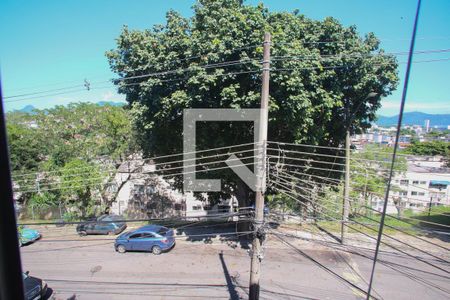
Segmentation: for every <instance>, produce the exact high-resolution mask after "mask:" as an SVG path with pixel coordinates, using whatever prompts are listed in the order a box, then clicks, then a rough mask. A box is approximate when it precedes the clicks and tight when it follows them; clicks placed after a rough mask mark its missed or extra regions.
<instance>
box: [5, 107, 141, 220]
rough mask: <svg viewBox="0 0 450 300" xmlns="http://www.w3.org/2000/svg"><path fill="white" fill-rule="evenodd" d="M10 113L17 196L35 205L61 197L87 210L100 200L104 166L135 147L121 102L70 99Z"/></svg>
mask: <svg viewBox="0 0 450 300" xmlns="http://www.w3.org/2000/svg"><path fill="white" fill-rule="evenodd" d="M6 119H7V133H8V142H9V148H10V153H11V155H10V159H11V165H12V170H13V176H14V183H15V186H16V188H17V189H18V190H19V191H21V193H20V194H21V199H19V200H20V201H21V202H24V203H25V204H26V205H28V206H33V207H36V208H45V207H48V206H52V205H55V204H59V203H60V202H61V203H63V204H64V205H66V206H67V207H69V208H70V207H71V208H74V209H75V210H76V211H77V212H80V213H81V214H83V215H84V214H85V213H86V212H87V211H88V210H89V209H90V208H91V207H92V206H93V205H95V204H97V203H99V202H101V199H100V198H101V193H100V188H101V185H100V184H101V183H102V182H103V181H104V180H106V178H107V177H108V176H109V173H108V172H105V171H104V169H105V167H107V166H108V165H109V166H111V167H113V166H114V163H115V162H117V163H120V162H121V161H122V160H123V159H124V158H125V157H126V156H127V155H128V154H129V153H130V152H133V151H135V149H136V148H135V143H134V142H133V140H134V139H133V133H132V124H131V122H130V117H129V112H128V110H126V109H125V108H123V107H117V106H110V105H105V106H99V105H97V104H92V103H72V104H69V105H67V106H56V107H54V108H50V109H45V110H34V111H33V112H32V113H29V114H26V113H21V112H11V113H8V114H7V116H6ZM102 170H103V171H102Z"/></svg>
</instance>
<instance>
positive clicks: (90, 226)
mask: <svg viewBox="0 0 450 300" xmlns="http://www.w3.org/2000/svg"><path fill="white" fill-rule="evenodd" d="M125 228H127V224H126V223H125V222H124V220H123V218H122V217H120V216H116V215H102V216H100V217H98V218H94V219H92V220H90V221H87V222H84V223H81V224H78V225H77V232H78V234H79V235H81V236H85V235H88V234H111V235H112V234H119V233H121V232H122V231H124V230H125Z"/></svg>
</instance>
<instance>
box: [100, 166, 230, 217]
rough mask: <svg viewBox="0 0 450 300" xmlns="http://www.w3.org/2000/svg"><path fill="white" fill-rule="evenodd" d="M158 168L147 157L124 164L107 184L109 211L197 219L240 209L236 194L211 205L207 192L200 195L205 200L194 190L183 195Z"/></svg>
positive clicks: (135, 215)
mask: <svg viewBox="0 0 450 300" xmlns="http://www.w3.org/2000/svg"><path fill="white" fill-rule="evenodd" d="M155 169H156V168H155V166H154V164H153V162H151V161H146V160H144V159H133V160H129V161H127V162H125V163H122V165H121V166H120V167H119V168H118V170H117V174H116V176H115V178H114V180H113V181H112V182H111V183H110V184H109V185H108V186H109V187H108V189H107V191H108V193H107V197H108V200H109V202H110V203H111V208H110V211H111V212H112V213H114V214H118V215H126V216H127V217H132V218H167V217H179V216H182V217H188V218H189V217H193V218H198V217H204V216H207V215H209V214H218V213H229V212H234V211H236V210H237V208H238V202H237V199H236V198H235V197H232V198H230V199H222V200H221V201H219V203H218V204H216V205H214V206H211V205H210V203H209V201H208V196H207V194H206V193H203V194H202V195H201V198H203V199H202V200H201V199H199V198H197V197H195V196H194V194H193V193H192V192H189V193H186V194H183V193H182V192H180V191H178V190H176V189H174V188H173V187H172V185H173V182H171V181H170V180H165V179H164V178H163V177H161V176H158V175H156V174H155V173H154V172H155Z"/></svg>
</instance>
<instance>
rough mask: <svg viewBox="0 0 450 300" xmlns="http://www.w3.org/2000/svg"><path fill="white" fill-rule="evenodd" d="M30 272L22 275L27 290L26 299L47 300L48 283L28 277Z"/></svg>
mask: <svg viewBox="0 0 450 300" xmlns="http://www.w3.org/2000/svg"><path fill="white" fill-rule="evenodd" d="M28 273H29V272H28V271H27V272H25V273H22V277H23V285H24V288H25V299H27V300H35V299H45V296H46V294H47V283H45V281H44V280H42V279H39V278H36V277H32V276H30V275H28Z"/></svg>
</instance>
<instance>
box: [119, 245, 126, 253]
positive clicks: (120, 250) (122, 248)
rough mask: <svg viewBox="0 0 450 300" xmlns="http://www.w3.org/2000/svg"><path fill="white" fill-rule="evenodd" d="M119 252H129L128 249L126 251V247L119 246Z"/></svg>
mask: <svg viewBox="0 0 450 300" xmlns="http://www.w3.org/2000/svg"><path fill="white" fill-rule="evenodd" d="M117 252H119V253H125V252H127V249H125V246H124V245H119V246H117Z"/></svg>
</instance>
